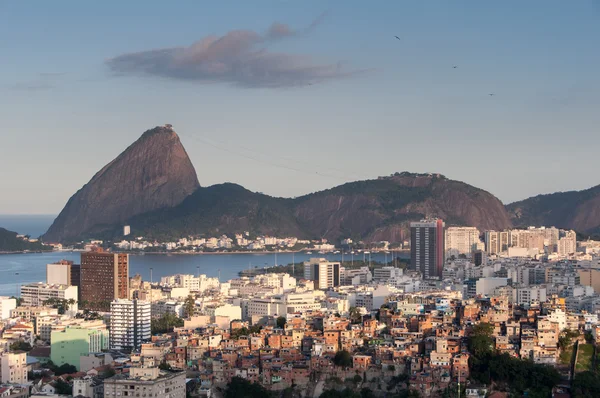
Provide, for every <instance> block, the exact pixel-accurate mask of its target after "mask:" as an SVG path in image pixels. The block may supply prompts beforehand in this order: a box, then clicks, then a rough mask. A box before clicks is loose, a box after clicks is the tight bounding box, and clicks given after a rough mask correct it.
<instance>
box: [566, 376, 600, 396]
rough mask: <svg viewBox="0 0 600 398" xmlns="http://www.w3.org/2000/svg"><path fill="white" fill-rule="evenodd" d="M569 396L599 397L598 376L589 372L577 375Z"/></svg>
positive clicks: (599, 382)
mask: <svg viewBox="0 0 600 398" xmlns="http://www.w3.org/2000/svg"><path fill="white" fill-rule="evenodd" d="M571 394H572V397H573V398H588V397H600V375H598V374H597V373H594V372H589V371H588V372H581V373H577V375H576V376H575V379H573V384H572V388H571Z"/></svg>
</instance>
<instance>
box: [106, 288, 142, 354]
mask: <svg viewBox="0 0 600 398" xmlns="http://www.w3.org/2000/svg"><path fill="white" fill-rule="evenodd" d="M150 314H151V307H150V303H148V302H146V301H140V300H125V299H118V300H115V301H113V302H112V303H111V304H110V348H111V349H116V350H118V349H124V348H139V347H140V346H141V344H142V343H143V342H145V341H147V340H150V338H151V336H152V334H151V331H150V323H151V315H150Z"/></svg>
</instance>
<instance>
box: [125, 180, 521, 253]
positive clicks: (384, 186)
mask: <svg viewBox="0 0 600 398" xmlns="http://www.w3.org/2000/svg"><path fill="white" fill-rule="evenodd" d="M427 216H435V217H441V218H444V219H445V220H446V221H447V222H448V223H449V224H456V225H475V226H478V227H479V228H482V229H493V228H498V229H503V228H508V227H510V226H511V224H510V219H509V217H508V214H507V213H506V211H505V209H504V206H503V205H502V203H501V202H500V201H499V200H498V199H496V198H495V197H494V196H492V195H491V194H489V193H487V192H485V191H483V190H480V189H478V188H475V187H472V186H469V185H467V184H464V183H462V182H458V181H452V180H449V179H446V178H445V177H444V176H441V175H439V174H437V175H436V174H432V175H420V174H411V173H400V174H396V175H394V176H390V177H380V178H378V179H376V180H366V181H357V182H351V183H347V184H344V185H340V186H338V187H335V188H332V189H329V190H326V191H321V192H316V193H313V194H309V195H304V196H301V197H298V198H295V199H287V198H274V197H271V196H268V195H264V194H261V193H256V192H251V191H249V190H247V189H245V188H243V187H242V186H240V185H237V184H231V183H225V184H218V185H213V186H210V187H206V188H199V189H198V190H197V191H196V192H194V193H193V194H192V195H190V196H189V197H188V198H186V199H185V200H184V201H183V202H182V203H181V204H180V205H179V206H175V207H172V208H163V209H158V210H156V211H153V212H149V213H144V214H141V215H138V216H136V217H133V218H131V219H129V220H128V221H127V222H128V224H129V225H131V226H132V229H133V231H134V232H135V233H136V234H138V235H143V236H145V237H150V238H157V239H172V238H176V237H181V236H187V235H210V236H218V235H220V234H233V233H239V232H242V231H250V232H251V233H253V234H267V235H276V236H297V237H301V238H310V239H316V238H326V239H329V240H331V241H339V239H341V238H345V237H351V238H353V239H364V240H367V241H377V240H389V241H395V242H397V241H402V240H405V239H408V237H409V223H410V222H411V221H415V220H420V219H421V218H423V217H427ZM114 232H115V233H117V232H118V231H117V230H115V231H114Z"/></svg>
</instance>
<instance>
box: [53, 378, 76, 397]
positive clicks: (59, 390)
mask: <svg viewBox="0 0 600 398" xmlns="http://www.w3.org/2000/svg"><path fill="white" fill-rule="evenodd" d="M54 388H55V389H56V394H58V395H71V394H72V393H73V387H72V386H71V384H69V383H67V382H66V381H64V380H63V379H61V378H58V379H56V381H55V382H54Z"/></svg>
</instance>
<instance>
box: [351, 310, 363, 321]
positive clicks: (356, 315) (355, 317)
mask: <svg viewBox="0 0 600 398" xmlns="http://www.w3.org/2000/svg"><path fill="white" fill-rule="evenodd" d="M349 314H350V322H352V323H354V324H357V323H362V314H361V313H360V310H359V309H358V308H356V307H350V310H349Z"/></svg>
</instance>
